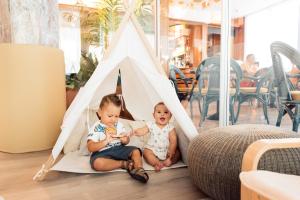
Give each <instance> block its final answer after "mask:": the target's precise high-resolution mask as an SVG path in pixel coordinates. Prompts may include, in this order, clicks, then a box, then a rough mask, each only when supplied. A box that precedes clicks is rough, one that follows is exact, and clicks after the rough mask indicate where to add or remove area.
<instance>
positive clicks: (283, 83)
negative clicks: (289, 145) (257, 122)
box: [271, 42, 300, 132]
mask: <svg viewBox="0 0 300 200" xmlns="http://www.w3.org/2000/svg"><path fill="white" fill-rule="evenodd" d="M271 55H272V62H273V70H274V75H275V80H274V85H275V87H276V88H277V96H278V110H279V113H278V117H277V122H276V126H280V124H281V120H282V117H283V116H284V115H285V114H288V115H289V117H290V118H291V120H292V121H293V131H296V132H297V131H298V126H299V123H300V101H299V100H295V99H293V98H292V93H293V92H292V91H293V90H294V89H295V88H294V87H293V86H292V85H291V84H289V81H288V78H287V76H286V73H285V71H284V68H283V64H282V59H281V57H282V56H284V57H286V58H288V59H289V60H290V61H291V63H293V64H295V65H296V66H297V67H298V68H300V53H299V52H298V51H297V50H296V49H294V48H293V47H291V46H289V45H287V44H285V43H283V42H273V43H272V44H271Z"/></svg>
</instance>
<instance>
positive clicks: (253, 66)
mask: <svg viewBox="0 0 300 200" xmlns="http://www.w3.org/2000/svg"><path fill="white" fill-rule="evenodd" d="M258 67H259V66H258V62H256V61H255V56H254V54H248V55H247V57H246V60H245V62H244V63H243V64H242V65H241V68H242V70H243V73H244V75H243V76H244V77H247V76H254V75H255V73H256V72H257V69H258ZM240 86H241V87H255V83H254V82H253V81H251V80H247V78H246V79H245V80H242V81H241V82H240Z"/></svg>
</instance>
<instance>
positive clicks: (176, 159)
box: [171, 149, 181, 165]
mask: <svg viewBox="0 0 300 200" xmlns="http://www.w3.org/2000/svg"><path fill="white" fill-rule="evenodd" d="M180 158H181V154H180V151H179V149H176V151H175V155H174V156H173V158H172V159H171V161H172V165H173V164H175V163H177V162H178V161H179V160H180Z"/></svg>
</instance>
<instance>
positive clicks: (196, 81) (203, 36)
mask: <svg viewBox="0 0 300 200" xmlns="http://www.w3.org/2000/svg"><path fill="white" fill-rule="evenodd" d="M220 8H221V2H220V1H205V2H204V1H184V2H182V1H161V2H160V57H161V62H162V63H163V64H165V69H166V71H167V73H168V74H169V78H170V80H171V81H172V82H173V83H174V86H175V90H176V92H177V95H178V98H179V100H180V101H181V103H182V104H183V106H184V107H185V109H186V112H187V113H188V114H189V115H190V117H191V118H192V119H193V122H194V124H195V125H196V127H197V128H198V129H199V130H205V129H207V128H213V127H217V126H219V121H218V119H219V96H220V44H221V43H220V42H221V24H220V19H221V18H220V17H221V9H220Z"/></svg>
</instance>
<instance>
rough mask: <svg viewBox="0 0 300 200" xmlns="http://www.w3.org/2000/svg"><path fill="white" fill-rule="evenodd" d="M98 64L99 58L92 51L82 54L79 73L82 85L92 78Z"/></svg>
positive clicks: (80, 84)
mask: <svg viewBox="0 0 300 200" xmlns="http://www.w3.org/2000/svg"><path fill="white" fill-rule="evenodd" d="M97 66H98V60H97V58H96V56H95V55H93V54H91V53H89V54H85V53H82V54H81V60H80V71H79V72H78V74H77V77H78V80H79V82H80V83H79V86H80V87H82V86H84V85H85V83H86V82H87V81H88V80H89V79H90V77H91V76H92V74H93V73H94V71H95V69H96V67H97Z"/></svg>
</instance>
